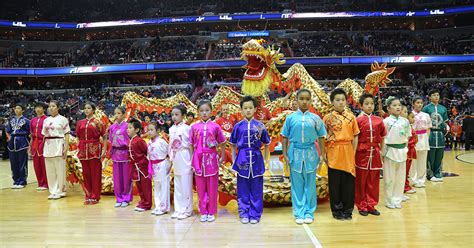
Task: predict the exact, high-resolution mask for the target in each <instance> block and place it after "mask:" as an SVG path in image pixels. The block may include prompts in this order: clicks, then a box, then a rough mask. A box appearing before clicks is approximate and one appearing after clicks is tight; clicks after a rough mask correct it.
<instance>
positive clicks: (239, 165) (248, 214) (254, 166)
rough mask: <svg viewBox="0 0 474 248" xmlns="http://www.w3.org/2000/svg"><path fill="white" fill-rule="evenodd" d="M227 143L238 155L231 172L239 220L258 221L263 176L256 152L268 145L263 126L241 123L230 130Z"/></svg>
mask: <svg viewBox="0 0 474 248" xmlns="http://www.w3.org/2000/svg"><path fill="white" fill-rule="evenodd" d="M230 143H231V144H233V145H235V146H237V149H238V153H237V157H236V159H235V161H234V165H233V167H232V169H234V170H235V171H237V173H238V177H237V201H238V204H239V215H240V218H248V219H251V220H252V219H255V220H257V221H259V220H260V217H261V216H262V212H263V174H264V173H265V162H264V158H263V155H262V152H261V151H260V149H261V147H262V143H264V144H266V145H268V144H270V136H269V135H268V132H267V130H266V128H265V125H263V123H261V122H259V121H257V120H254V119H252V120H250V121H248V120H247V119H244V120H242V121H240V122H239V123H237V124H236V125H235V126H234V129H233V130H232V134H231V136H230Z"/></svg>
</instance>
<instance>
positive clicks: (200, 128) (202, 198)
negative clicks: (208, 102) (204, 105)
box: [189, 120, 226, 215]
mask: <svg viewBox="0 0 474 248" xmlns="http://www.w3.org/2000/svg"><path fill="white" fill-rule="evenodd" d="M189 141H190V143H191V145H192V146H193V147H194V154H193V160H192V165H193V169H194V173H195V175H196V177H195V178H196V189H197V193H198V197H199V212H200V213H201V214H202V215H214V214H216V212H217V195H218V193H217V189H218V186H219V155H218V153H217V146H218V145H219V144H222V143H224V142H225V141H226V139H225V136H224V133H223V131H222V129H221V127H220V126H219V125H218V124H216V123H215V122H213V121H211V120H208V121H206V122H204V121H200V122H198V123H196V124H194V125H193V126H192V127H191V130H190V133H189Z"/></svg>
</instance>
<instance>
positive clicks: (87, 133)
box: [76, 118, 105, 201]
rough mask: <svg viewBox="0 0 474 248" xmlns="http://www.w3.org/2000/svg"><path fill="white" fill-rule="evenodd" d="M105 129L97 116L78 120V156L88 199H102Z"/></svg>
mask: <svg viewBox="0 0 474 248" xmlns="http://www.w3.org/2000/svg"><path fill="white" fill-rule="evenodd" d="M104 134H105V130H104V128H103V127H102V124H101V123H100V122H99V121H98V120H96V119H95V118H91V119H82V120H80V121H78V122H77V125H76V136H77V138H78V139H79V144H78V151H79V152H78V153H77V157H78V158H79V160H80V161H81V164H82V176H83V178H84V185H83V189H84V192H85V198H86V201H87V200H96V201H99V200H100V193H101V191H102V163H101V162H100V155H101V144H100V138H101V137H102V136H104Z"/></svg>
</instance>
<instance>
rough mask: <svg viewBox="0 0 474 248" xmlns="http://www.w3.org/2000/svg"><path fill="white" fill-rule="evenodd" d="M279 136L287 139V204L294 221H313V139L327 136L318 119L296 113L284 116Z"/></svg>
mask: <svg viewBox="0 0 474 248" xmlns="http://www.w3.org/2000/svg"><path fill="white" fill-rule="evenodd" d="M281 135H282V136H284V137H286V138H287V139H288V140H289V147H288V159H289V160H290V161H289V164H290V177H291V202H292V205H293V215H294V217H295V218H296V219H305V218H310V219H314V211H316V202H317V195H316V169H317V168H318V164H319V154H318V151H317V149H316V143H315V142H316V140H317V139H318V138H321V137H325V136H326V135H327V133H326V128H325V127H324V123H323V121H322V120H321V118H320V117H319V116H317V115H316V114H313V113H311V112H309V111H306V112H304V113H303V112H301V110H298V111H296V112H294V113H292V114H290V115H288V116H287V117H286V121H285V124H284V125H283V129H282V132H281Z"/></svg>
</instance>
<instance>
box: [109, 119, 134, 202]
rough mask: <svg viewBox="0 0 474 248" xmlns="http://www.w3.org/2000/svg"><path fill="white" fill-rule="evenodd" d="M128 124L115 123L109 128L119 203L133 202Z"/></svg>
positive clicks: (116, 194) (115, 191) (116, 195)
mask: <svg viewBox="0 0 474 248" xmlns="http://www.w3.org/2000/svg"><path fill="white" fill-rule="evenodd" d="M127 125H128V124H127V122H126V121H123V122H121V123H114V124H112V125H111V126H110V128H109V140H110V143H112V150H111V157H112V162H113V179H114V193H115V197H116V198H117V203H119V202H132V200H133V195H132V178H131V177H130V175H131V167H130V164H129V158H128V144H129V143H130V138H129V137H128V134H127Z"/></svg>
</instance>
